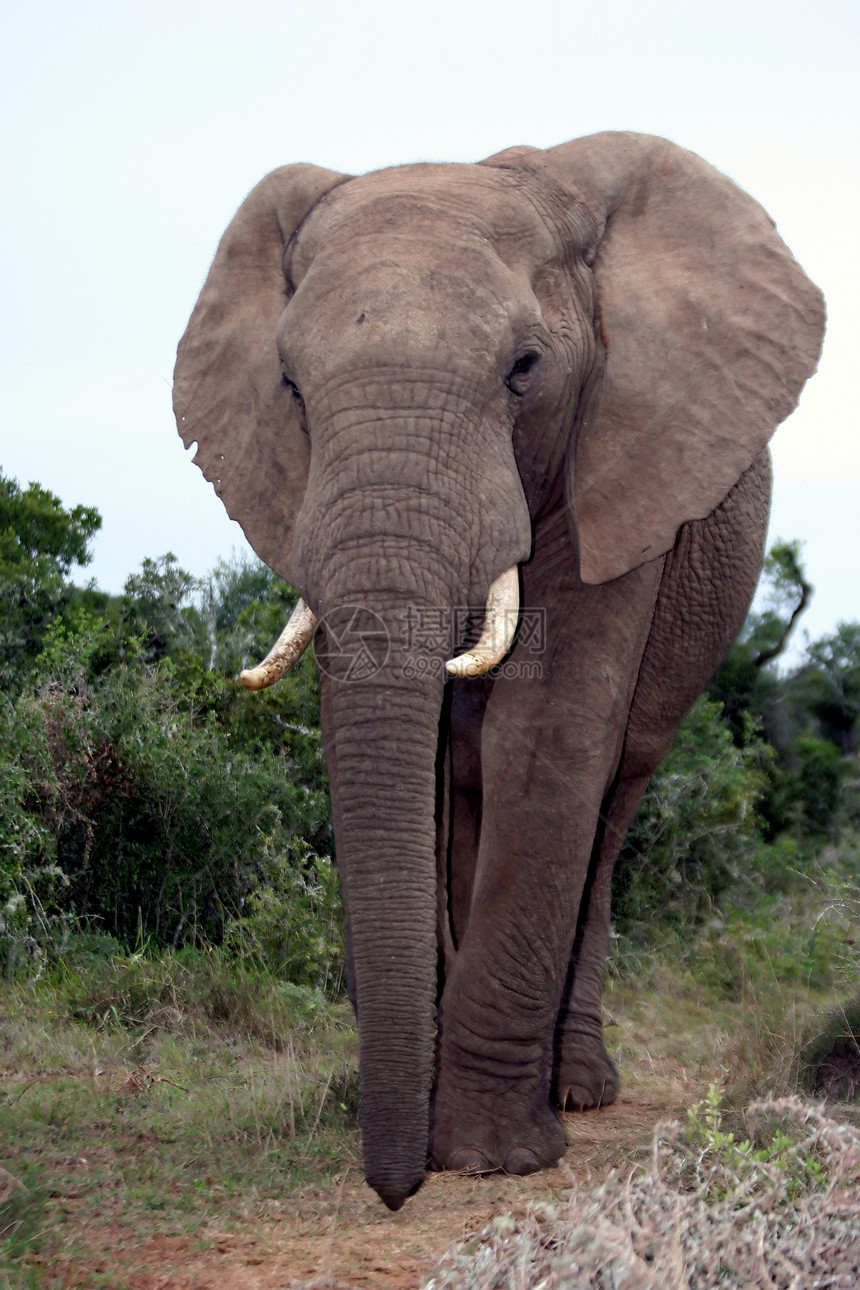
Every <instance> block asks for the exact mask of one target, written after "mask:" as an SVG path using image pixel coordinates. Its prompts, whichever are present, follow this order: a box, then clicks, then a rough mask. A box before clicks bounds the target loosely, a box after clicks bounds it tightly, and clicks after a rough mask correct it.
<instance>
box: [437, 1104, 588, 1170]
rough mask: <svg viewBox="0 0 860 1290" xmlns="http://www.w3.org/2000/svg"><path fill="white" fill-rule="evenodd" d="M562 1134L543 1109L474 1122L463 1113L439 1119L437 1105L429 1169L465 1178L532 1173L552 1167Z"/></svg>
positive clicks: (558, 1124) (548, 1110) (553, 1116)
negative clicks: (515, 1115)
mask: <svg viewBox="0 0 860 1290" xmlns="http://www.w3.org/2000/svg"><path fill="white" fill-rule="evenodd" d="M564 1147H565V1141H564V1130H563V1128H562V1126H561V1122H560V1120H559V1119H558V1116H557V1115H556V1114H555V1112H554V1111H553V1110H552V1108H551V1107H550V1106H549V1105H547V1106H546V1107H544V1108H541V1109H540V1111H539V1112H537V1113H533V1114H532V1115H530V1116H528V1117H522V1118H520V1119H519V1122H517V1121H515V1120H512V1119H511V1118H509V1117H505V1118H504V1119H501V1120H498V1121H495V1122H490V1121H489V1120H487V1119H484V1120H482V1121H481V1122H480V1123H477V1124H476V1123H475V1121H474V1120H471V1119H469V1118H468V1117H467V1116H466V1114H465V1113H464V1112H460V1111H457V1110H454V1109H452V1110H450V1111H448V1112H447V1113H443V1114H440V1112H439V1108H438V1106H437V1111H436V1121H435V1127H434V1132H433V1147H432V1153H431V1165H430V1167H431V1168H432V1169H450V1170H453V1171H455V1172H458V1173H466V1174H490V1173H507V1174H519V1175H522V1174H533V1173H537V1171H538V1170H539V1169H547V1168H549V1167H550V1166H551V1165H554V1164H557V1163H558V1161H559V1160H560V1159H561V1156H562V1155H563V1154H564Z"/></svg>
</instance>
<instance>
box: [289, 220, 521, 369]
mask: <svg viewBox="0 0 860 1290" xmlns="http://www.w3.org/2000/svg"><path fill="white" fill-rule="evenodd" d="M529 324H531V325H533V326H537V325H539V324H540V312H539V307H538V305H537V301H536V300H535V298H534V296H533V295H532V293H531V291H530V289H529V283H528V280H527V279H526V278H524V277H523V275H522V274H517V273H516V272H515V271H514V270H512V269H510V268H508V267H507V266H506V265H505V264H503V263H502V262H501V261H500V260H499V259H497V258H496V257H495V256H493V255H492V254H491V253H489V252H488V251H487V249H486V247H484V248H479V247H468V246H465V247H464V246H457V247H455V248H451V247H450V246H449V245H448V244H447V243H446V242H445V241H444V240H442V241H440V240H439V239H438V238H434V239H433V240H432V241H429V242H428V243H426V244H424V245H420V246H418V247H417V248H416V246H415V244H414V241H413V243H412V244H411V245H405V244H404V243H403V241H402V239H401V238H399V237H398V236H396V235H391V234H389V235H387V236H384V237H374V238H372V239H371V238H367V239H361V240H360V241H359V242H357V243H354V244H351V245H350V246H349V247H347V248H342V247H336V248H330V249H329V250H327V251H326V252H323V253H321V254H320V256H319V257H318V258H317V260H316V261H315V262H314V263H313V265H312V266H311V268H310V269H309V271H308V272H307V274H306V275H305V277H304V279H303V280H302V282H301V284H300V285H299V287H298V289H297V291H296V294H295V295H294V297H293V299H292V300H291V301H290V303H289V305H288V306H287V308H286V310H285V311H284V314H283V316H282V319H281V324H280V327H279V333H278V343H279V347H280V349H281V352H282V353H284V354H292V355H293V356H294V357H295V358H296V359H297V360H299V361H300V362H301V365H302V366H303V368H304V370H305V371H306V372H307V373H308V374H309V375H310V374H311V372H312V371H314V370H315V369H316V368H317V367H320V368H322V369H326V370H327V369H328V367H329V365H330V362H331V359H332V354H333V353H334V352H336V353H337V356H338V361H339V362H341V363H343V362H351V361H354V360H356V359H359V358H360V359H361V361H363V362H371V361H372V359H373V356H374V355H378V356H379V355H382V356H385V357H386V358H387V359H388V361H390V359H391V355H392V354H397V355H399V358H400V360H401V361H403V362H408V361H409V359H410V357H411V358H412V359H413V360H416V359H417V357H418V356H423V359H424V361H426V360H427V358H428V356H431V355H432V356H435V359H436V360H439V361H443V362H448V361H450V359H451V358H452V357H453V356H454V355H459V356H460V358H461V359H462V360H463V361H468V358H469V356H472V357H473V358H480V359H481V360H482V361H484V362H485V361H486V360H488V359H489V360H490V362H491V363H492V364H495V362H496V361H497V359H498V360H499V361H502V358H503V355H505V354H506V352H507V348H508V346H509V345H510V343H511V337H512V335H513V334H514V332H515V331H517V330H518V329H522V328H523V327H525V326H528V325H529Z"/></svg>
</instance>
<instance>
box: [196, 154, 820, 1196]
mask: <svg viewBox="0 0 860 1290" xmlns="http://www.w3.org/2000/svg"><path fill="white" fill-rule="evenodd" d="M821 327H822V307H821V300H820V296H819V294H818V292H817V290H816V289H815V288H814V287H813V286H812V285H811V284H810V283H809V282H808V281H807V279H806V278H805V277H804V275H803V273H802V272H801V270H800V269H799V268H798V266H797V265H796V264H795V262H794V260H793V259H792V257H791V255H790V254H789V252H788V251H787V250H786V248H785V246H784V245H783V243H782V242H781V240H780V238H779V237H778V235H777V234H776V232H775V229H774V227H773V225H772V223H771V221H770V220H769V218H768V217H767V215H766V214H765V213H764V212H763V211H762V210H761V208H760V207H759V206H758V205H757V204H756V203H755V202H754V201H752V199H751V198H749V197H748V196H747V195H746V194H744V193H743V192H741V191H740V190H739V189H738V188H737V187H736V186H735V185H734V184H733V183H732V182H731V181H730V180H728V179H726V178H725V177H724V176H722V175H720V174H719V173H717V172H716V171H715V170H713V169H712V168H711V167H710V166H708V165H707V164H706V163H705V162H703V161H702V160H700V159H699V158H698V157H695V156H694V155H692V154H691V153H688V152H685V151H683V150H681V149H680V148H678V147H676V146H674V145H673V144H670V143H668V142H666V141H665V140H661V139H656V138H651V137H648V136H642V135H635V134H624V133H622V134H600V135H595V136H592V137H589V138H585V139H580V140H575V141H573V142H571V143H567V144H563V145H560V146H558V147H555V148H550V149H548V150H545V151H541V150H537V149H530V148H516V149H513V150H510V151H508V152H504V153H501V154H499V155H497V156H494V157H491V158H489V159H488V160H487V161H484V162H482V163H480V164H478V165H410V166H402V167H396V168H394V169H391V170H386V171H381V172H377V173H373V174H369V175H366V176H362V177H358V178H353V177H350V176H346V175H342V174H336V173H334V172H331V171H328V170H323V169H319V168H317V167H314V166H309V165H292V166H286V167H283V168H282V169H279V170H276V171H274V172H272V174H270V175H269V176H268V177H267V178H266V179H264V180H263V181H262V183H261V184H259V185H258V187H257V188H255V189H254V190H253V192H252V193H251V194H250V196H249V197H248V198H247V200H246V201H245V202H244V204H243V205H242V206H241V208H240V209H239V212H238V214H237V215H236V217H235V218H234V220H233V222H232V223H231V224H230V226H229V228H228V230H227V232H226V233H225V235H224V237H223V239H222V241H221V244H220V246H219V248H218V252H217V254H216V257H215V260H214V263H213V265H212V268H211V271H210V273H209V277H208V279H207V281H206V284H205V286H204V288H203V290H202V292H201V295H200V299H199V301H198V303H197V306H196V308H195V310H194V312H193V314H192V317H191V320H190V322H189V325H188V328H187V331H186V333H185V335H184V337H183V339H182V341H181V343H180V346H179V354H178V360H177V367H176V378H175V392H174V404H175V410H176V415H177V419H178V424H179V429H180V433H181V435H182V438H183V440H184V442H185V444H186V446H188V445H190V444H191V443H192V442H196V444H197V453H196V456H195V461H196V463H197V464H198V465H199V466H200V468H201V469H202V471H203V472H204V474H205V476H206V478H207V479H209V480H210V481H211V482H212V483H213V484H214V485H215V488H216V491H217V492H218V494H219V496H220V497H221V498H222V500H223V501H224V504H225V506H226V508H227V510H228V512H229V514H230V515H231V516H232V517H233V518H234V519H237V520H238V521H239V522H240V524H241V525H242V527H243V529H244V530H245V533H246V534H247V536H248V539H249V541H250V542H251V544H252V545H253V546H254V548H255V550H256V551H257V552H258V554H259V555H260V556H261V558H262V559H263V560H264V561H265V562H266V563H267V564H269V565H270V566H271V567H272V568H273V569H275V570H276V571H277V572H278V573H279V574H281V575H282V576H283V577H284V578H286V579H287V580H288V581H290V582H292V583H293V584H294V585H295V586H297V587H298V588H299V590H300V592H301V595H302V597H303V600H302V602H301V603H300V606H299V608H298V610H297V613H296V615H294V620H292V621H291V624H290V625H289V626H288V628H287V630H286V632H285V636H284V638H282V640H281V642H279V644H278V646H276V648H275V649H274V650H273V652H272V654H271V655H270V657H269V659H268V660H266V662H265V663H264V664H263V665H262V667H261V669H256V670H254V671H252V672H251V673H250V674H248V675H247V676H246V680H247V682H248V683H249V684H250V685H251V686H252V687H253V686H258V685H260V684H268V683H269V682H270V681H271V680H272V679H275V678H276V677H277V675H279V674H280V673H281V672H282V670H283V668H284V667H285V666H288V665H289V663H290V662H292V661H293V660H294V658H295V657H297V656H298V654H299V653H300V652H301V649H302V648H303V647H304V646H305V645H306V644H307V642H308V640H309V639H310V637H311V636H312V635H313V634H314V632H315V631H316V632H317V633H318V636H317V648H318V650H319V649H320V647H322V648H323V650H325V651H326V659H327V663H326V672H327V677H326V679H325V684H324V693H323V721H324V735H325V743H326V752H327V757H328V760H329V768H330V772H331V781H332V794H333V810H334V822H335V836H336V842H337V854H338V866H339V870H340V873H341V878H342V885H343V891H344V899H345V906H346V914H347V923H348V931H349V938H350V942H351V953H352V973H353V980H352V990H353V993H354V998H355V1002H356V1007H357V1013H358V1023H359V1035H360V1053H361V1081H362V1127H363V1135H364V1147H365V1158H366V1167H367V1176H368V1180H369V1181H370V1183H371V1184H372V1186H374V1187H375V1188H376V1190H377V1191H378V1192H379V1194H380V1195H381V1196H382V1198H383V1199H384V1200H385V1201H386V1203H387V1204H389V1205H390V1206H391V1207H397V1206H399V1205H400V1204H401V1203H402V1201H403V1199H404V1198H405V1197H406V1196H407V1195H409V1194H410V1193H411V1192H412V1191H414V1190H415V1189H416V1187H417V1186H418V1185H419V1184H420V1182H421V1179H422V1178H423V1175H424V1167H425V1161H426V1154H427V1140H428V1114H429V1098H430V1090H431V1067H432V1061H433V1042H434V1008H435V1004H436V991H437V959H438V927H437V910H438V908H439V906H440V901H439V899H438V898H437V890H436V885H437V879H436V873H437V869H436V837H437V818H436V814H437V792H438V774H437V749H438V739H439V729H440V714H441V713H442V711H443V696H444V687H445V681H446V675H447V674H448V673H453V674H455V675H457V676H460V677H468V676H471V675H474V674H476V673H478V672H481V671H484V670H486V669H487V668H488V667H491V666H492V665H493V663H495V662H498V660H499V659H500V658H501V657H502V656H504V654H505V652H506V650H507V649H508V647H509V646H510V643H511V632H510V625H511V624H512V623H513V622H515V614H514V613H513V608H514V607H515V597H516V586H517V573H516V570H517V566H518V564H519V563H520V562H523V561H527V560H528V559H529V557H530V554H531V552H532V546H533V542H534V533H535V530H536V525H538V524H539V523H540V522H541V521H542V520H543V519H545V517H547V516H549V515H551V514H552V513H553V512H556V513H557V514H558V516H559V521H560V523H561V524H563V525H566V526H567V529H568V531H569V540H570V542H571V543H572V544H573V549H574V551H575V552H576V553H578V562H579V564H578V567H579V571H580V576H581V579H582V581H583V583H585V584H600V583H605V582H608V581H610V580H613V579H617V578H619V577H621V576H622V575H624V574H626V573H628V572H629V571H631V570H634V569H636V568H638V567H639V566H641V565H643V564H644V563H646V562H649V561H654V560H656V559H658V558H659V557H661V556H662V555H663V554H664V553H665V552H667V551H669V550H670V549H671V548H672V546H673V544H674V543H675V540H676V535H677V533H678V530H679V527H680V526H681V525H682V524H684V523H685V522H687V521H690V520H694V519H697V518H699V517H704V516H707V515H708V514H709V513H710V512H712V511H713V510H714V508H715V507H716V506H717V505H718V504H719V503H720V502H721V501H722V499H723V498H724V497H725V495H726V493H727V492H728V491H729V489H730V488H731V487H732V485H733V484H734V483H735V481H736V480H737V479H738V478H739V477H740V476H741V475H742V474H743V472H744V471H745V470H746V469H747V467H749V465H750V463H751V462H752V461H753V460H754V458H756V456H757V455H758V454H759V453H760V452H761V450H762V449H763V448H764V446H765V445H766V443H767V441H768V439H769V437H770V435H771V434H772V433H773V430H774V429H775V427H776V425H777V424H778V422H779V421H781V420H782V419H783V418H784V417H785V416H787V415H788V413H789V412H791V410H792V409H793V407H794V406H795V403H796V400H797V398H798V395H799V392H800V389H801V387H802V385H803V383H804V381H805V380H806V378H807V377H808V376H809V375H810V373H811V372H812V371H813V370H814V367H815V363H816V360H817V355H818V350H819V345H820V337H821ZM488 598H489V606H488V613H487V618H486V621H485V627H484V633H483V635H482V637H481V640H480V641H479V642H478V644H477V645H473V646H472V647H471V648H470V649H468V650H467V652H466V654H465V655H461V656H460V658H459V659H455V660H452V659H450V658H448V655H449V654H450V653H451V650H450V649H449V648H448V642H445V641H441V640H436V641H435V642H434V643H433V644H432V646H430V647H429V652H430V657H429V659H427V660H425V663H426V666H424V667H423V668H422V669H421V670H420V672H419V673H418V674H416V669H415V668H414V667H410V666H409V659H410V649H411V648H412V645H411V644H410V639H409V632H408V630H407V628H406V624H408V622H409V620H410V615H414V614H415V613H416V612H417V613H419V614H426V615H435V616H436V617H437V619H438V616H440V615H442V616H446V615H450V614H451V611H452V609H453V607H455V606H463V605H466V606H468V605H479V606H481V605H484V604H485V603H487V602H488ZM357 614H358V615H359V616H360V615H362V614H364V615H369V616H370V618H369V619H368V622H370V621H371V620H372V623H373V624H375V627H374V630H376V631H377V632H379V633H381V634H382V635H383V636H384V637H385V639H386V650H387V659H386V662H385V664H384V666H380V667H378V668H375V669H374V668H372V667H371V668H365V669H364V670H363V671H362V670H360V671H359V674H358V675H356V674H355V672H354V670H352V671H349V672H347V670H346V669H345V664H344V661H343V659H342V658H339V655H338V643H339V642H342V640H343V638H344V633H345V632H348V631H349V629H350V628H351V627H352V628H354V627H355V624H356V615H357ZM452 643H453V644H454V645H457V644H458V642H457V641H456V640H454V641H453V642H452ZM446 662H447V664H448V667H447V672H446V667H445V664H446ZM455 684H458V685H460V684H465V685H468V684H469V682H468V681H467V680H464V681H457V682H455ZM441 903H442V905H443V906H444V900H443V901H442V902H441Z"/></svg>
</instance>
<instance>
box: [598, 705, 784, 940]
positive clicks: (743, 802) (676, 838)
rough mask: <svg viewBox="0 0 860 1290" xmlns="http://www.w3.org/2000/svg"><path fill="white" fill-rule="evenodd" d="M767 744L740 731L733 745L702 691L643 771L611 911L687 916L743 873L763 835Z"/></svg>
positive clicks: (641, 918) (634, 917) (624, 920)
mask: <svg viewBox="0 0 860 1290" xmlns="http://www.w3.org/2000/svg"><path fill="white" fill-rule="evenodd" d="M772 755H773V753H772V750H771V749H770V748H769V747H768V746H767V745H766V744H764V743H763V742H762V741H761V740H760V739H758V738H757V737H756V735H755V734H754V732H752V731H748V737H747V741H746V742H745V743H744V744H742V745H741V746H738V745H737V744H736V743H735V742H734V740H733V738H732V734H731V731H730V729H729V727H728V725H727V724H726V723H725V722H724V721H723V720H722V717H721V713H720V708H719V705H718V704H716V703H714V702H713V701H712V700H710V699H708V698H706V697H702V698H700V699H699V700H698V701H697V703H696V704H695V705H694V706H693V708H692V710H691V711H690V713H689V714H688V715H687V717H686V718H685V719H684V721H683V722H682V724H681V726H680V728H679V730H678V733H677V735H676V738H675V742H674V744H673V746H672V749H671V751H670V752H669V754H668V756H667V757H666V759H665V760H664V762H663V763H662V765H661V766H660V767H659V769H658V770H657V772H656V773H655V775H654V776H653V778H652V780H651V784H650V785H649V788H648V791H647V793H646V795H645V797H644V799H643V802H642V805H641V807H640V809H639V813H638V815H637V817H636V820H635V822H634V824H633V827H632V828H631V830H630V832H629V834H628V836H627V840H626V842H625V844H624V848H623V850H622V854H621V858H620V861H619V867H618V870H617V876H616V883H615V889H614V913H615V917H616V920H617V922H618V924H619V926H620V927H621V928H622V929H623V930H626V931H628V932H632V931H633V930H634V929H635V928H637V927H642V926H643V925H647V923H648V922H649V921H650V920H651V919H653V917H654V916H655V914H656V913H657V911H659V917H660V919H661V922H663V923H674V924H675V925H676V926H692V925H694V924H695V923H696V922H697V921H698V920H700V919H701V918H702V917H704V916H705V915H706V914H708V913H710V912H712V910H713V907H714V904H715V902H716V901H718V900H719V898H720V897H721V896H722V895H723V893H724V892H726V890H727V889H728V888H730V887H732V886H736V885H737V884H739V883H741V882H743V881H746V880H747V877H748V875H749V873H750V871H751V870H752V869H753V868H754V865H755V857H756V854H757V853H758V852H759V851H760V850H761V849H762V846H763V838H762V835H761V832H760V821H759V818H758V815H757V811H756V808H757V805H758V802H759V801H760V799H761V797H762V796H763V793H764V790H765V786H766V782H767V780H766V776H767V767H768V764H769V760H770V758H771V757H772Z"/></svg>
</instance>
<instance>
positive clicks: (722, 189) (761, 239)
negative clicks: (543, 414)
mask: <svg viewBox="0 0 860 1290" xmlns="http://www.w3.org/2000/svg"><path fill="white" fill-rule="evenodd" d="M530 160H531V158H530V157H529V158H526V157H524V161H525V162H526V164H528V163H529V162H530ZM542 163H543V166H545V167H546V170H547V171H548V173H549V175H550V176H551V177H553V178H554V179H555V180H556V182H560V183H561V185H562V186H563V187H564V188H566V189H567V190H568V191H570V192H572V193H573V195H574V196H575V197H578V198H579V199H580V200H582V201H583V202H584V203H585V204H586V205H587V206H588V208H589V209H590V210H591V213H592V215H593V216H594V218H595V220H596V221H597V225H598V230H599V232H600V239H599V243H598V246H597V250H596V254H595V256H594V260H593V265H592V271H593V273H594V278H595V283H596V289H597V301H598V310H599V326H600V330H601V333H602V339H603V345H604V349H605V368H604V372H603V380H602V389H600V388H598V389H596V390H594V391H593V393H592V395H591V396H590V397H589V398H588V400H587V403H586V406H585V407H584V408H583V410H582V416H581V422H580V426H579V431H578V435H577V440H576V447H575V453H574V454H573V455H572V459H571V464H570V469H571V478H570V479H569V481H568V482H569V500H570V501H571V505H570V512H571V514H572V515H575V522H576V526H577V531H578V540H579V546H580V553H581V554H580V560H581V570H582V577H583V579H584V581H586V582H589V583H597V582H605V581H607V580H608V579H610V578H617V577H619V576H620V575H621V574H623V573H626V572H628V571H629V570H630V569H633V568H636V566H637V565H640V564H642V563H644V562H645V561H647V560H652V559H654V558H655V557H656V556H659V555H661V554H663V552H665V551H668V550H669V549H670V548H671V547H672V546H673V545H674V542H675V538H676V535H677V531H678V528H679V526H680V525H681V524H683V523H684V522H685V521H687V520H691V519H700V518H703V517H704V516H706V515H708V514H710V512H711V511H712V510H713V509H714V507H715V506H717V505H718V504H719V503H720V502H721V501H722V499H723V498H724V497H725V495H726V493H727V492H728V491H729V489H730V488H731V487H732V485H733V484H734V483H735V482H736V480H737V479H738V478H739V476H740V475H741V474H742V473H743V471H744V470H746V468H747V467H748V466H749V465H750V463H751V462H752V461H753V459H754V458H755V457H756V456H757V455H758V454H759V453H760V452H761V451H762V449H763V448H764V447H765V445H766V444H767V442H768V440H769V439H770V437H771V435H772V434H773V432H774V430H775V429H776V427H777V425H778V424H779V422H780V421H782V420H783V419H784V418H785V417H787V416H788V415H789V413H790V412H791V411H792V410H793V409H794V407H795V406H796V404H797V400H798V397H799V395H800V391H801V388H802V386H803V383H804V381H806V379H807V378H808V377H809V376H811V375H812V373H813V372H814V371H815V367H816V364H817V361H818V356H819V352H820V349H821V340H822V336H823V332H824V303H823V300H822V297H821V293H820V292H819V291H818V289H817V288H816V287H815V286H814V285H813V284H812V283H811V282H810V281H809V280H808V278H807V277H806V276H805V274H804V273H803V271H802V270H801V268H800V267H799V265H798V264H797V263H796V262H795V260H794V259H793V258H792V256H791V254H790V252H789V251H788V249H787V247H786V246H785V244H784V243H783V242H782V240H781V238H780V237H779V235H778V234H777V232H776V229H775V227H774V225H773V222H772V221H771V219H770V218H769V217H768V215H767V214H766V213H765V212H764V211H763V210H762V208H761V207H760V206H759V205H758V203H757V202H755V201H753V199H752V198H751V197H749V196H748V195H747V194H746V193H745V192H743V191H742V190H741V189H740V188H738V187H737V186H736V185H735V184H734V183H733V182H732V181H731V180H730V179H728V178H726V176H725V175H722V174H720V173H719V172H718V171H716V170H714V169H713V167H711V166H710V165H708V164H707V162H705V161H703V160H702V159H701V158H700V157H697V156H695V155H694V154H693V153H690V152H686V151H685V150H684V149H682V148H679V147H677V146H676V145H675V144H672V143H669V142H668V141H667V140H665V139H658V138H654V137H652V136H648V135H639V134H627V133H606V134H596V135H591V136H590V137H587V138H584V139H576V140H574V141H573V142H571V143H566V144H561V145H559V146H558V147H555V148H549V149H548V150H547V151H545V152H544V153H543V154H542Z"/></svg>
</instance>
